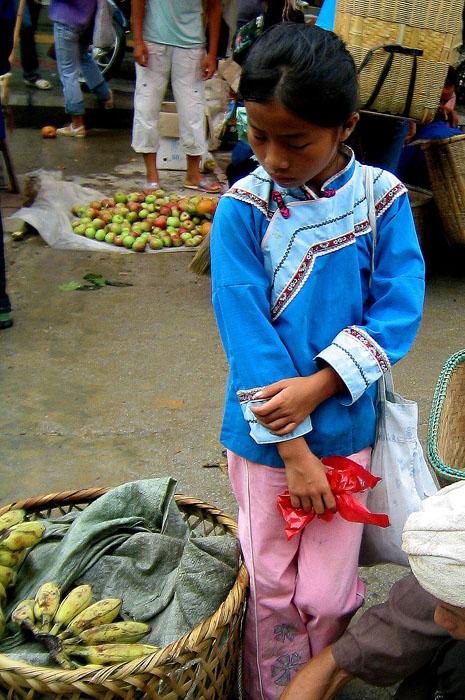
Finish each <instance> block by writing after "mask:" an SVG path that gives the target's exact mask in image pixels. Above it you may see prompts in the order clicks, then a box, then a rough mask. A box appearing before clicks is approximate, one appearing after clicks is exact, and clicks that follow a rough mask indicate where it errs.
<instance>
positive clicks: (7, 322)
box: [0, 311, 13, 331]
mask: <svg viewBox="0 0 465 700" xmlns="http://www.w3.org/2000/svg"><path fill="white" fill-rule="evenodd" d="M12 325H13V319H12V318H10V314H9V313H8V312H7V311H2V312H0V331H2V330H3V329H4V328H11V326H12Z"/></svg>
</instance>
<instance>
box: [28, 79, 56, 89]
mask: <svg viewBox="0 0 465 700" xmlns="http://www.w3.org/2000/svg"><path fill="white" fill-rule="evenodd" d="M24 83H25V84H26V85H27V86H28V87H32V88H37V89H38V90H51V89H52V83H50V82H49V81H48V80H45V78H32V79H31V80H28V79H27V78H25V79H24Z"/></svg>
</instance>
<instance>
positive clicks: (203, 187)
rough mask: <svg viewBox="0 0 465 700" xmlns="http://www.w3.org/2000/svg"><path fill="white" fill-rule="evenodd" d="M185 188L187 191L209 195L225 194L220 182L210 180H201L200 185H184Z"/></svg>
mask: <svg viewBox="0 0 465 700" xmlns="http://www.w3.org/2000/svg"><path fill="white" fill-rule="evenodd" d="M184 187H185V188H186V189H187V190H197V191H198V192H206V193H208V194H221V193H222V192H223V188H222V187H221V185H220V184H219V183H218V182H209V181H208V180H200V182H199V184H198V185H186V183H184Z"/></svg>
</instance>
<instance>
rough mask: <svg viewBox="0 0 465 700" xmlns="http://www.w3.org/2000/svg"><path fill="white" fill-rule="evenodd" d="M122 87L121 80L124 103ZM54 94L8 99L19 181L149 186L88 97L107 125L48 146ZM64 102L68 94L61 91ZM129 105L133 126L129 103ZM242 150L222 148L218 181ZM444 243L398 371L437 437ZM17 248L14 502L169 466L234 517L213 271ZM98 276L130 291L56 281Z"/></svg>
mask: <svg viewBox="0 0 465 700" xmlns="http://www.w3.org/2000/svg"><path fill="white" fill-rule="evenodd" d="M15 70H16V69H15ZM46 77H48V76H47V75H46ZM15 80H18V83H17V89H16V88H14V90H13V89H12V95H20V94H21V90H20V87H21V86H20V76H15V77H14V80H13V81H12V88H13V87H14V85H15ZM121 80H124V81H126V82H125V85H127V83H128V82H129V79H128V78H126V77H124V78H122V79H121ZM117 85H118V83H117V82H116V81H115V82H114V83H113V82H112V86H115V92H116V101H117V104H118V101H119V99H120V95H119V93H118V91H117V90H116V86H117ZM55 89H56V92H57V93H58V90H59V87H57V86H55ZM26 92H27V94H29V91H26ZM129 94H130V89H129ZM46 97H47V93H39V91H34V94H32V95H30V102H29V104H28V105H27V108H26V109H23V110H22V111H21V109H22V108H21V105H15V104H13V101H11V102H10V104H12V113H13V119H14V122H15V128H14V131H13V132H10V133H9V135H8V143H9V146H10V150H11V153H12V157H13V161H14V164H15V167H16V169H17V172H18V175H19V177H20V181H21V183H23V182H24V177H25V175H26V173H28V172H30V171H31V170H35V169H36V168H39V167H41V168H44V169H45V170H50V171H60V172H61V173H62V175H63V177H64V178H65V179H70V180H74V181H75V182H78V183H80V184H85V185H90V186H92V187H95V188H96V189H100V190H103V191H105V192H108V193H109V194H111V193H112V192H114V191H115V190H116V189H120V188H121V189H128V190H133V189H136V188H139V187H141V186H142V183H143V181H144V176H143V166H142V161H141V159H140V158H139V157H136V156H135V155H134V153H133V152H132V150H131V148H130V133H129V129H128V125H126V124H125V123H124V122H122V123H114V122H113V121H112V122H111V123H108V121H107V122H105V121H103V118H104V119H108V113H105V114H103V115H102V114H101V113H100V112H98V111H97V110H93V108H91V107H89V116H90V118H91V119H95V121H93V122H91V126H93V128H92V130H91V131H90V134H89V137H88V138H87V139H83V140H78V139H56V140H50V141H44V140H43V139H41V137H40V127H41V126H43V125H44V121H43V119H42V117H43V113H42V112H41V110H42V109H44V110H45V108H46V107H47V105H45V107H44V106H43V105H44V102H46V101H47V100H46V99H45V98H46ZM52 97H55V98H57V97H59V95H58V94H55V90H54V91H53V95H51V96H50V99H51V98H52ZM28 99H29V98H28ZM121 99H123V98H121ZM40 105H42V106H40ZM50 109H51V110H52V111H51V112H49V114H55V115H56V121H55V122H52V123H56V124H57V125H60V124H62V123H64V122H63V121H62V120H61V119H62V112H61V111H60V110H61V107H60V106H59V105H58V104H54V105H52V106H51V107H50ZM122 111H123V110H122ZM124 113H125V117H124V118H126V117H127V118H128V124H129V123H130V108H128V107H125V108H124ZM25 114H26V115H27V119H26V118H25ZM112 119H113V117H112ZM23 120H24V121H23ZM27 120H29V121H27ZM47 123H50V122H47ZM25 124H29V126H27V127H26V126H23V125H25ZM228 156H229V154H227V153H223V154H221V153H220V154H218V163H219V171H220V172H219V174H220V177H221V170H222V168H223V166H224V164H225V163H226V162H227V160H228ZM161 182H162V185H163V186H164V187H165V188H166V189H168V190H170V191H177V192H182V182H183V173H182V172H179V171H163V172H162V173H161ZM22 199H23V195H22V194H20V195H15V196H13V195H9V194H7V193H5V192H3V193H2V210H3V216H4V217H5V216H7V215H8V214H10V213H12V212H13V211H14V210H16V209H17V208H18V207H19V206H20V205H21V203H22ZM432 248H433V250H434V251H435V256H434V258H433V260H432V261H431V266H430V276H429V279H428V283H427V295H426V303H425V314H424V319H423V322H422V325H421V328H420V332H419V334H418V337H417V339H416V341H415V344H414V346H413V348H412V350H411V352H410V353H409V355H408V356H407V358H405V359H404V360H403V361H402V362H400V363H399V365H397V366H396V368H395V372H394V373H395V380H396V385H397V386H396V388H397V389H398V391H399V392H400V393H402V394H404V395H405V396H407V397H409V398H413V399H415V400H417V401H418V403H419V411H420V434H421V437H422V440H423V442H424V443H425V438H426V427H427V421H428V417H429V411H430V407H431V400H432V396H433V392H434V387H435V384H436V380H437V377H438V375H439V372H440V370H441V367H442V365H443V363H444V362H445V360H446V359H447V357H448V356H449V355H450V354H452V353H453V352H455V351H456V350H458V349H460V348H462V347H463V346H464V319H465V278H464V275H463V268H462V267H460V264H461V263H460V264H458V262H460V261H458V258H457V256H456V255H451V254H450V253H449V252H448V251H447V250H446V249H445V248H444V246H443V245H442V243H441V242H440V236H439V234H438V240H437V241H434V240H433V245H432ZM6 255H7V262H8V267H7V273H8V291H9V293H10V296H11V301H12V304H13V307H14V312H13V316H14V320H15V325H14V326H13V327H12V328H11V329H8V330H6V331H2V332H1V337H0V342H1V349H2V350H1V352H2V362H1V373H2V396H3V401H2V403H1V406H0V433H1V438H2V439H1V442H0V460H1V464H2V468H3V479H2V499H1V503H2V505H4V504H6V503H9V502H11V501H14V500H16V499H20V498H24V497H28V496H33V495H37V494H43V493H49V492H54V491H61V490H68V489H73V488H81V487H90V486H100V485H109V486H111V485H116V484H119V483H121V482H123V481H127V480H130V479H134V478H141V477H150V476H161V475H166V474H169V475H172V476H173V477H175V478H176V479H177V480H178V490H179V491H180V492H183V493H187V494H189V495H192V496H197V497H199V498H201V499H203V500H205V501H208V502H211V503H213V504H215V505H217V506H218V507H220V508H224V509H226V510H228V511H229V512H232V513H234V512H235V503H234V498H233V495H232V492H231V489H230V486H229V482H228V479H227V476H226V475H225V473H224V470H223V468H222V463H223V461H224V458H223V455H222V446H221V444H220V442H219V437H218V436H219V428H220V423H221V413H222V403H223V394H224V388H225V383H226V377H227V365H226V360H225V356H224V353H223V350H222V347H221V344H220V341H219V336H218V333H217V330H216V325H215V320H214V317H213V313H212V309H211V303H210V281H209V278H206V277H200V278H199V277H196V276H195V275H193V274H192V273H191V272H189V271H188V262H189V261H190V259H191V257H192V253H191V252H187V251H182V252H175V253H163V252H162V253H156V254H153V255H145V254H144V255H136V254H129V255H119V254H116V253H112V252H110V251H109V252H104V253H88V252H82V251H62V250H56V249H51V248H49V247H48V246H46V245H45V243H44V242H43V241H42V239H40V238H39V237H38V236H35V235H31V234H27V235H26V236H25V237H24V238H23V239H22V240H19V241H13V240H12V238H11V236H10V235H9V234H7V235H6ZM88 272H94V273H101V274H103V275H104V276H106V277H108V278H109V279H118V280H124V281H130V282H131V283H132V286H131V287H127V288H116V287H107V288H104V289H102V290H99V291H95V292H90V293H82V292H76V291H75V292H60V291H59V290H58V286H59V285H60V284H61V283H63V282H67V281H70V280H73V279H80V278H82V277H83V275H85V274H86V273H88ZM212 465H215V466H212ZM403 574H404V570H402V569H400V568H398V567H392V566H384V567H375V568H373V569H371V570H364V571H363V578H364V579H365V581H366V582H367V586H368V600H367V603H368V604H372V603H374V602H380V601H381V600H383V599H384V598H385V597H386V595H387V591H388V590H389V587H390V585H391V583H392V582H393V581H394V580H396V579H397V578H398V577H399V576H401V575H403ZM340 697H341V698H342V699H343V700H365V699H366V700H369V699H371V698H380V699H381V700H387V698H388V697H390V693H389V691H388V690H381V689H373V688H370V687H368V686H366V685H365V684H363V683H358V682H357V683H354V684H351V685H350V686H349V687H348V688H347V689H346V690H345V691H343V692H342V693H341V694H340Z"/></svg>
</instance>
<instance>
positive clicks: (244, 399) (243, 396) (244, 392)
mask: <svg viewBox="0 0 465 700" xmlns="http://www.w3.org/2000/svg"><path fill="white" fill-rule="evenodd" d="M262 389H263V387H262V386H256V387H255V389H239V391H236V394H237V398H238V399H239V403H240V404H243V403H248V402H249V401H252V400H253V397H254V396H255V394H258V392H259V391H261V390H262Z"/></svg>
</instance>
